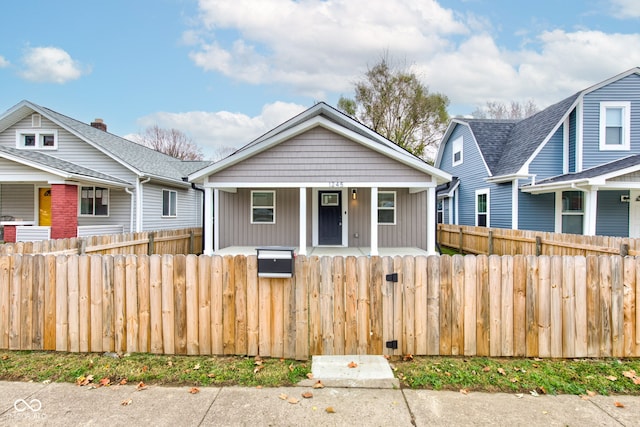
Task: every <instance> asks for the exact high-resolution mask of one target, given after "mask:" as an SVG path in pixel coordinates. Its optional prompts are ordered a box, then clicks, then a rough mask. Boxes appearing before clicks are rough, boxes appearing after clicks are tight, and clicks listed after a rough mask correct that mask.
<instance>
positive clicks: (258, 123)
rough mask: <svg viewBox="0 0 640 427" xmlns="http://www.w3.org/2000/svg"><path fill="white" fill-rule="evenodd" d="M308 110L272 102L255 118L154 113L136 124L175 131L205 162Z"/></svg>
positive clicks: (224, 114)
mask: <svg viewBox="0 0 640 427" xmlns="http://www.w3.org/2000/svg"><path fill="white" fill-rule="evenodd" d="M307 108H308V107H304V106H302V105H298V104H292V103H285V102H275V103H272V104H267V105H265V106H263V108H262V111H261V112H260V114H259V115H257V116H255V117H249V116H247V115H246V114H241V113H232V112H228V111H218V112H207V111H190V112H183V113H168V112H157V113H153V114H150V115H148V116H145V117H142V118H140V119H138V121H137V122H138V125H139V126H141V127H143V128H146V127H148V126H153V125H154V124H157V125H158V126H160V127H161V128H174V129H178V130H180V131H182V132H184V133H186V134H187V135H189V136H190V137H191V138H192V139H193V141H194V142H195V143H196V144H197V145H199V146H200V147H202V149H203V152H204V154H205V157H206V158H216V157H219V155H220V154H221V152H222V151H223V150H227V149H229V148H233V149H238V148H240V147H242V146H243V145H245V144H247V143H249V142H251V141H252V140H254V139H255V138H257V137H259V136H260V135H262V134H263V133H265V132H267V131H269V130H271V129H273V128H274V127H276V126H277V125H279V124H281V123H283V122H285V121H286V120H288V119H290V118H291V117H293V116H295V115H296V114H298V113H300V112H302V111H304V110H306V109H307ZM125 138H127V139H132V140H135V139H136V138H137V136H136V135H127V136H125Z"/></svg>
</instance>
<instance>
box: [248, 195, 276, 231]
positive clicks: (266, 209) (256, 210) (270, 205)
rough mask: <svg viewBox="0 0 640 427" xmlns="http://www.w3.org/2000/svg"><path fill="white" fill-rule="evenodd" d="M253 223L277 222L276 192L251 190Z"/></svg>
mask: <svg viewBox="0 0 640 427" xmlns="http://www.w3.org/2000/svg"><path fill="white" fill-rule="evenodd" d="M251 223H252V224H275V223H276V192H275V191H252V192H251Z"/></svg>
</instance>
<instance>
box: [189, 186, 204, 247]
mask: <svg viewBox="0 0 640 427" xmlns="http://www.w3.org/2000/svg"><path fill="white" fill-rule="evenodd" d="M191 188H193V189H194V190H196V191H200V192H201V193H202V207H201V209H202V239H201V248H200V253H204V236H206V234H205V231H206V229H205V226H204V223H205V217H204V188H198V187H196V184H195V182H192V183H191Z"/></svg>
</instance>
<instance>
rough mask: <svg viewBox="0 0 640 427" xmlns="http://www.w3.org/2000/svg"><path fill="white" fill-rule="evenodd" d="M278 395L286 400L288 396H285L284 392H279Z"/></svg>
mask: <svg viewBox="0 0 640 427" xmlns="http://www.w3.org/2000/svg"><path fill="white" fill-rule="evenodd" d="M278 397H279V398H280V399H282V400H287V399H288V398H289V396H287V395H286V394H284V393H280V396H278Z"/></svg>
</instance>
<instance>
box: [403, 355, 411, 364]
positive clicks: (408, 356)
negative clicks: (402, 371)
mask: <svg viewBox="0 0 640 427" xmlns="http://www.w3.org/2000/svg"><path fill="white" fill-rule="evenodd" d="M403 360H404V361H405V362H407V361H409V360H413V354H405V355H404V357H403Z"/></svg>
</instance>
